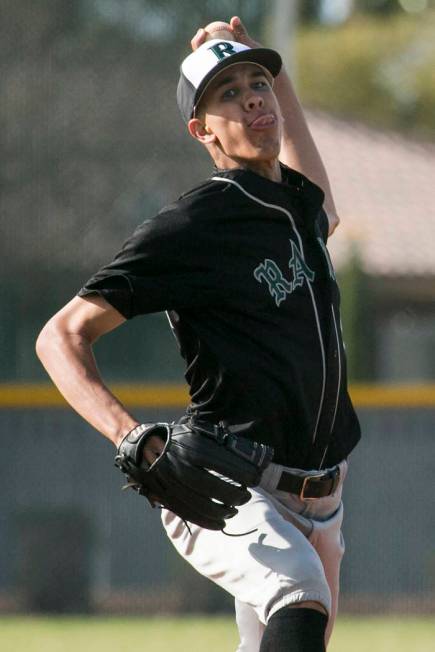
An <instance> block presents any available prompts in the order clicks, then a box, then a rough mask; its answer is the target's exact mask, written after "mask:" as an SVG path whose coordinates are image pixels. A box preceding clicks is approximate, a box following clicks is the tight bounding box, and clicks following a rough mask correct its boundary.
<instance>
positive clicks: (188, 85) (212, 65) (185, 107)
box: [177, 39, 282, 123]
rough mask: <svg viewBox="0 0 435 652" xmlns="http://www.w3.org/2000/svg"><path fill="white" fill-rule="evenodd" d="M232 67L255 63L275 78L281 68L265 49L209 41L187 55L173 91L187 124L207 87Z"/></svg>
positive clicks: (278, 57) (272, 55)
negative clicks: (237, 64)
mask: <svg viewBox="0 0 435 652" xmlns="http://www.w3.org/2000/svg"><path fill="white" fill-rule="evenodd" d="M235 63H255V64H257V65H259V66H262V67H263V68H265V69H266V70H267V71H268V72H269V73H270V74H271V75H272V76H273V77H276V76H277V74H278V73H279V71H280V70H281V66H282V59H281V57H280V55H279V54H278V52H275V50H270V49H269V48H250V47H248V46H247V45H243V43H237V42H236V41H221V40H219V39H213V40H211V41H206V42H205V43H203V44H202V45H201V46H200V47H199V48H198V49H197V50H195V51H194V52H192V53H191V54H189V56H188V57H186V58H185V59H184V61H183V63H182V64H181V69H180V79H179V82H178V88H177V103H178V108H179V109H180V111H181V115H182V117H183V120H184V121H185V122H186V123H187V122H189V120H190V119H191V118H193V117H194V115H195V110H196V108H197V106H198V104H199V101H200V99H201V97H202V96H203V94H204V91H205V89H206V87H207V86H208V84H209V83H210V82H211V80H212V79H214V77H216V75H217V74H219V73H220V72H221V70H223V69H224V68H226V67H227V66H232V65H234V64H235Z"/></svg>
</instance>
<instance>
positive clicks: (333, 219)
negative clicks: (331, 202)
mask: <svg viewBox="0 0 435 652" xmlns="http://www.w3.org/2000/svg"><path fill="white" fill-rule="evenodd" d="M328 224H329V228H328V235H332V234H333V233H334V231H335V229H336V228H337V226H338V225H339V224H340V218H339V217H338V215H337V214H336V213H333V214H332V215H331V214H328Z"/></svg>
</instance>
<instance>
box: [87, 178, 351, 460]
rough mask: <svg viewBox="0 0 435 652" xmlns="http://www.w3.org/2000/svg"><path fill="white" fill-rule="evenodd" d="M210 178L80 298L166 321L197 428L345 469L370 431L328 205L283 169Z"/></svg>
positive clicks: (145, 230) (147, 229)
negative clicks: (355, 402) (352, 392)
mask: <svg viewBox="0 0 435 652" xmlns="http://www.w3.org/2000/svg"><path fill="white" fill-rule="evenodd" d="M282 173H283V181H282V183H277V182H274V181H270V180H268V179H266V178H265V177H262V176H259V175H257V174H255V173H254V172H252V171H248V170H241V169H237V170H229V171H228V170H226V171H215V173H214V174H213V176H212V177H211V178H210V179H208V180H207V181H205V182H204V183H202V184H201V185H199V186H198V187H196V188H194V189H193V190H191V191H190V192H188V193H186V194H185V195H183V196H181V197H180V199H179V200H178V201H176V202H175V203H173V204H171V205H169V206H167V207H166V208H164V209H163V210H162V211H160V213H159V214H158V215H157V216H155V217H153V218H151V219H147V220H145V222H143V224H141V225H140V226H139V227H138V228H137V229H136V231H135V232H134V233H133V235H132V236H131V237H130V238H129V239H128V240H127V241H126V242H125V244H124V246H123V248H122V249H121V251H120V252H119V253H118V255H117V256H116V257H115V259H114V260H113V261H112V262H111V263H109V264H108V265H106V266H105V267H103V268H102V269H101V270H100V271H99V272H97V273H96V274H95V275H94V276H93V277H92V278H91V279H90V280H89V281H88V282H87V283H86V285H85V286H84V287H83V288H82V289H81V290H80V292H79V296H86V295H89V294H91V293H94V292H97V293H99V294H100V295H102V296H103V297H104V298H105V299H106V300H107V301H108V302H109V303H111V304H112V305H113V306H114V307H115V308H116V309H117V310H118V311H119V312H120V313H122V315H124V316H125V317H126V318H128V319H130V318H132V317H135V316H136V315H141V314H146V313H152V312H159V311H167V314H168V317H169V320H170V323H171V326H172V328H173V331H174V334H175V336H176V338H177V340H178V343H179V346H180V352H181V355H182V356H183V358H184V360H185V363H186V374H185V377H186V380H187V382H188V384H189V387H190V395H191V403H190V405H189V406H188V408H187V414H188V415H191V414H194V415H197V416H200V417H201V418H204V419H208V420H210V421H213V422H216V423H217V422H218V421H221V420H224V421H225V422H226V423H227V424H228V425H229V426H230V427H231V429H232V430H234V431H235V432H240V433H243V435H245V436H248V437H251V438H254V439H256V440H258V441H261V442H264V443H266V444H271V445H272V446H273V447H274V448H275V457H274V461H275V462H278V463H281V464H284V465H287V466H291V467H296V468H302V469H313V468H320V467H323V468H325V467H329V466H332V465H334V464H336V463H338V462H340V461H341V460H342V459H343V458H345V457H346V456H347V455H348V453H349V452H350V451H351V450H352V448H353V447H354V446H355V444H356V443H357V441H358V439H359V437H360V429H359V424H358V420H357V417H356V415H355V412H354V409H353V407H352V404H351V401H350V399H349V396H348V393H347V381H346V363H345V352H344V347H343V343H342V336H341V328H340V316H339V292H338V288H337V284H336V280H335V275H334V271H333V268H332V265H331V261H330V259H329V256H328V252H327V249H326V244H325V243H326V241H327V232H328V223H327V217H326V214H325V212H324V210H323V209H322V204H323V199H324V195H323V192H322V191H321V190H320V188H318V187H317V186H316V185H315V184H313V183H311V182H310V181H309V180H308V179H307V178H306V177H305V176H303V175H302V174H300V173H298V172H295V171H293V170H290V169H288V168H286V167H284V166H282Z"/></svg>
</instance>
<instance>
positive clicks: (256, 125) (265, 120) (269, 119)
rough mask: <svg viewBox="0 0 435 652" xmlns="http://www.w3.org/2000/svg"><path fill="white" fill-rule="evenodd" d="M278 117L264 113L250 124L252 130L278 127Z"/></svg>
mask: <svg viewBox="0 0 435 652" xmlns="http://www.w3.org/2000/svg"><path fill="white" fill-rule="evenodd" d="M276 122H277V120H276V115H275V114H274V113H263V114H262V115H259V116H258V117H257V118H255V119H254V120H253V121H252V122H250V123H249V127H250V128H251V129H258V130H260V129H270V127H274V126H275V125H276Z"/></svg>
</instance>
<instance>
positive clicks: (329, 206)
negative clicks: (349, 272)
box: [191, 16, 339, 234]
mask: <svg viewBox="0 0 435 652" xmlns="http://www.w3.org/2000/svg"><path fill="white" fill-rule="evenodd" d="M229 25H230V27H231V30H232V32H233V34H234V37H235V39H234V40H237V41H239V42H240V43H244V44H245V45H248V46H249V47H262V46H261V45H260V43H258V42H257V41H255V40H254V39H252V38H251V37H250V36H249V34H248V32H247V30H246V28H245V26H244V25H243V23H242V21H241V19H240V18H239V17H238V16H233V18H231V20H230V23H229ZM206 36H207V34H206V32H205V31H204V29H200V30H198V32H197V33H196V34H195V36H194V37H193V39H192V41H191V45H192V49H194V50H195V49H196V48H197V47H199V46H200V45H201V44H202V43H204V41H205V39H206ZM273 89H274V92H275V95H276V97H277V99H278V103H279V106H280V108H281V113H282V117H283V121H284V123H283V136H282V144H281V152H280V160H281V162H282V163H284V164H285V165H287V166H288V167H290V168H293V169H294V170H298V171H299V172H302V174H305V176H307V177H308V178H309V179H311V180H312V181H314V183H316V184H317V185H318V186H320V188H322V190H323V192H324V193H325V201H324V208H325V211H326V213H327V215H328V220H329V233H330V234H331V233H332V232H333V231H334V229H335V228H336V226H337V225H338V223H339V218H338V215H337V210H336V207H335V203H334V199H333V196H332V191H331V186H330V183H329V179H328V175H327V173H326V169H325V166H324V165H323V161H322V159H321V156H320V154H319V151H318V149H317V147H316V144H315V142H314V140H313V137H312V135H311V132H310V130H309V127H308V124H307V121H306V119H305V116H304V112H303V110H302V107H301V104H300V102H299V100H298V98H297V96H296V93H295V90H294V88H293V84H292V82H291V80H290V77H289V76H288V74H287V72H286V70H285V68H284V67H282V69H281V72H280V73H279V74H278V76H277V77H276V78H275V82H274V86H273Z"/></svg>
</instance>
